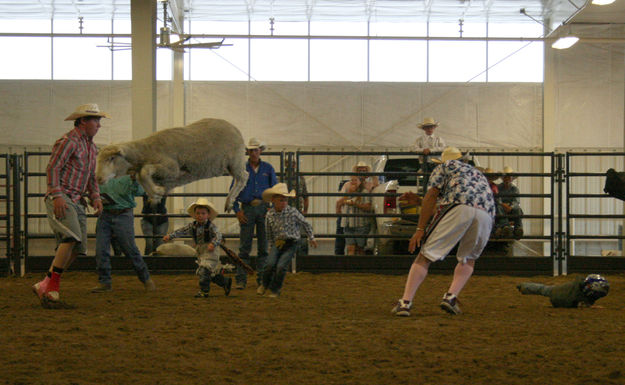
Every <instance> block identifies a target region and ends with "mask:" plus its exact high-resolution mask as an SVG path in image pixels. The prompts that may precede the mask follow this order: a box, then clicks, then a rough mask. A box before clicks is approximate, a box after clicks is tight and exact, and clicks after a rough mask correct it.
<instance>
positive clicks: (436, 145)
mask: <svg viewBox="0 0 625 385" xmlns="http://www.w3.org/2000/svg"><path fill="white" fill-rule="evenodd" d="M417 127H418V128H419V129H421V130H423V132H422V133H421V134H420V135H419V136H418V137H417V140H415V142H414V144H413V145H412V150H413V151H415V152H421V153H423V156H421V157H420V159H419V160H420V161H421V171H422V172H423V173H424V174H428V173H429V172H430V171H432V169H433V168H434V167H433V165H432V164H431V159H430V158H429V155H430V154H431V153H432V152H433V151H443V150H444V149H445V141H444V140H443V138H441V137H440V136H438V135H436V134H434V130H436V128H438V122H437V121H436V120H434V118H425V119H423V122H421V123H419V124H417ZM427 178H428V177H427V175H426V178H425V181H426V183H427Z"/></svg>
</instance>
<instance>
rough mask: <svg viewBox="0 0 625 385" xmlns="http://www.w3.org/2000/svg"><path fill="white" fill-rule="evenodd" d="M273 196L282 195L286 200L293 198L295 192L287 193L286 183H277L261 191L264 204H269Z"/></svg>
mask: <svg viewBox="0 0 625 385" xmlns="http://www.w3.org/2000/svg"><path fill="white" fill-rule="evenodd" d="M274 195H282V196H284V197H287V198H294V197H295V195H296V194H295V190H291V191H289V188H288V187H287V185H286V183H277V184H276V185H275V186H273V187H270V188H268V189H267V190H265V191H263V200H264V201H265V202H271V198H273V196H274Z"/></svg>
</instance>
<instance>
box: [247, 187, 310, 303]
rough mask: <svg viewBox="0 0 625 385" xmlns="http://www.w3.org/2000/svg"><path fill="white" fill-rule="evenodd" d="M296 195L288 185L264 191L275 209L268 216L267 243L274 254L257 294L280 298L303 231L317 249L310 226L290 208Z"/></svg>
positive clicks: (264, 198) (268, 258)
mask: <svg viewBox="0 0 625 385" xmlns="http://www.w3.org/2000/svg"><path fill="white" fill-rule="evenodd" d="M295 195H296V194H295V190H291V191H289V190H288V187H287V185H286V184H285V183H278V184H276V185H275V186H273V187H271V188H268V189H267V190H265V191H263V194H262V196H263V200H264V201H265V202H271V203H273V208H271V209H270V210H269V211H268V212H267V240H268V241H269V243H270V244H271V251H270V252H269V256H268V257H267V261H266V264H265V269H264V272H263V277H262V284H261V286H259V287H258V290H257V291H256V293H257V294H259V295H263V294H265V291H266V289H269V291H270V292H271V293H270V294H269V297H273V298H276V297H278V296H279V295H280V291H281V290H282V285H283V284H284V277H285V276H286V272H287V270H288V268H289V265H290V263H291V259H293V255H294V254H295V251H296V250H297V242H298V240H299V238H300V236H301V235H300V229H302V230H304V232H305V233H306V235H307V236H308V239H309V240H310V244H311V246H312V247H317V241H315V236H314V235H313V229H312V226H311V225H310V223H308V221H306V218H304V216H303V215H302V214H301V213H300V212H299V211H298V210H297V209H296V208H294V207H292V206H289V205H288V202H289V199H288V198H294V197H295Z"/></svg>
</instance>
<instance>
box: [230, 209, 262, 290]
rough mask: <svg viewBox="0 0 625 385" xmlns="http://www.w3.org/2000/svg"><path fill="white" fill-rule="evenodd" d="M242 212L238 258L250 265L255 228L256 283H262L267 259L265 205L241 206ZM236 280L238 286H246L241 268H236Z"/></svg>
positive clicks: (245, 273)
mask: <svg viewBox="0 0 625 385" xmlns="http://www.w3.org/2000/svg"><path fill="white" fill-rule="evenodd" d="M242 210H243V212H244V213H245V216H246V217H247V223H246V224H240V226H241V231H240V242H241V243H240V245H239V257H240V258H241V259H242V260H243V262H245V263H247V264H248V265H249V264H250V251H251V250H252V241H253V240H254V227H256V238H257V240H256V242H257V243H256V245H257V247H256V248H257V250H258V257H257V258H256V282H257V283H258V284H259V285H260V284H261V282H262V276H263V268H264V267H265V259H267V233H266V231H265V214H267V205H266V204H265V203H262V204H260V205H258V206H250V205H246V204H244V205H242ZM235 278H236V280H237V283H239V284H244V285H246V284H247V272H246V271H245V270H243V268H242V267H241V266H237V274H236V277H235Z"/></svg>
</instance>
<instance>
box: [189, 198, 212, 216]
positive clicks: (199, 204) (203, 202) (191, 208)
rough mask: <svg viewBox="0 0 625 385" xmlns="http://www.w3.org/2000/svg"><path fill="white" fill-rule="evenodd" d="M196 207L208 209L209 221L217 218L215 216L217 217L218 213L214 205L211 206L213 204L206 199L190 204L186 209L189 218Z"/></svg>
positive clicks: (193, 213)
mask: <svg viewBox="0 0 625 385" xmlns="http://www.w3.org/2000/svg"><path fill="white" fill-rule="evenodd" d="M196 207H206V208H207V209H208V216H209V219H210V220H211V221H212V220H213V219H215V218H217V215H219V212H218V211H217V209H216V208H215V205H213V203H212V202H210V201H209V200H208V199H206V198H198V200H196V201H195V202H193V203H191V204H190V205H189V207H188V208H187V213H189V215H190V216H194V215H195V208H196Z"/></svg>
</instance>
